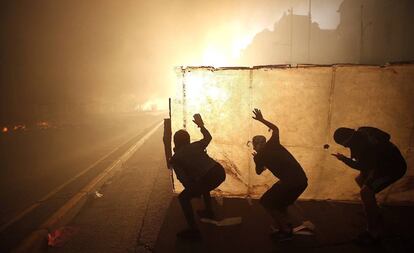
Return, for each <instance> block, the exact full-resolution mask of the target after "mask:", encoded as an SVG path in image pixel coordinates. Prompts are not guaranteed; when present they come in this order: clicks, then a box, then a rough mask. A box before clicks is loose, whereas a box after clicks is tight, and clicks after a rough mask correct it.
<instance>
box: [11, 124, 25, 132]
mask: <svg viewBox="0 0 414 253" xmlns="http://www.w3.org/2000/svg"><path fill="white" fill-rule="evenodd" d="M13 130H14V131H18V130H23V131H25V130H26V125H15V126H14V127H13Z"/></svg>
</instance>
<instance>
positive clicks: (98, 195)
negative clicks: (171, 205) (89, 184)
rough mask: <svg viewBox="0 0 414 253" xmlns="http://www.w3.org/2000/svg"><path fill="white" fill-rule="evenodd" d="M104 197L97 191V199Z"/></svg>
mask: <svg viewBox="0 0 414 253" xmlns="http://www.w3.org/2000/svg"><path fill="white" fill-rule="evenodd" d="M102 197H103V194H102V193H100V192H98V191H95V198H102Z"/></svg>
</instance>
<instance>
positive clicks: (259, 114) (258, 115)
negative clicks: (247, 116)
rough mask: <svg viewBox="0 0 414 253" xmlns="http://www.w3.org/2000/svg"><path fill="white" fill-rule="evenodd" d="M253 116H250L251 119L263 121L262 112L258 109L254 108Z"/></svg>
mask: <svg viewBox="0 0 414 253" xmlns="http://www.w3.org/2000/svg"><path fill="white" fill-rule="evenodd" d="M253 114H254V116H252V118H253V119H255V120H258V121H262V120H263V115H262V112H261V111H260V110H259V109H257V108H254V110H253Z"/></svg>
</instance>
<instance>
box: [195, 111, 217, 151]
mask: <svg viewBox="0 0 414 253" xmlns="http://www.w3.org/2000/svg"><path fill="white" fill-rule="evenodd" d="M193 117H194V120H193V122H194V123H195V124H196V125H197V126H198V127H199V128H200V131H201V133H202V134H203V139H201V140H199V141H198V142H199V143H200V145H201V148H202V149H205V148H207V146H208V144H209V143H210V141H211V140H212V139H213V137H211V134H210V132H209V131H208V130H207V128H206V127H205V126H204V122H203V120H202V119H201V116H200V114H195V115H194V116H193Z"/></svg>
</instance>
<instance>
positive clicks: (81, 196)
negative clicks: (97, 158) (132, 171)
mask: <svg viewBox="0 0 414 253" xmlns="http://www.w3.org/2000/svg"><path fill="white" fill-rule="evenodd" d="M161 125H162V122H160V123H159V124H157V125H156V126H155V127H154V128H153V129H151V130H150V131H149V132H148V133H147V134H145V135H144V136H143V137H142V138H141V139H140V140H139V141H137V142H136V143H135V144H134V145H132V146H131V147H130V148H129V149H128V150H127V151H126V152H125V153H124V154H123V155H122V156H121V157H120V158H119V159H118V160H116V161H114V162H113V163H112V164H111V165H110V166H109V167H107V168H106V169H105V170H104V171H102V172H101V173H100V174H99V175H98V176H96V177H95V178H94V179H92V181H90V182H89V183H88V184H87V185H86V186H85V187H83V188H82V189H81V190H80V191H79V192H78V193H76V194H75V195H74V196H73V197H72V198H71V199H70V200H69V201H67V202H66V203H65V204H64V205H63V206H62V207H61V208H59V209H58V210H57V211H56V212H55V213H54V214H53V215H52V216H51V217H49V219H47V220H46V221H45V222H44V223H43V224H42V225H40V226H39V228H38V229H37V230H35V231H33V232H32V233H31V234H30V235H29V236H27V237H26V238H25V239H24V240H23V241H22V242H21V243H20V245H19V246H17V247H16V248H15V249H13V250H12V251H11V252H13V253H26V252H44V251H45V250H46V249H47V247H48V246H47V236H48V233H49V231H53V230H55V229H58V228H60V227H62V226H64V225H66V224H68V223H69V222H70V221H71V220H72V219H73V217H75V216H76V214H78V212H79V211H80V210H81V208H82V207H83V205H84V204H85V203H86V200H87V199H88V196H89V195H90V194H92V193H94V192H95V191H96V190H97V189H99V188H100V187H101V186H102V185H103V184H104V183H105V182H106V181H107V180H108V179H109V178H111V177H112V176H113V175H114V174H115V172H117V171H120V170H121V169H122V165H123V163H125V162H126V161H127V160H128V159H129V158H130V157H131V156H132V155H133V154H134V153H135V151H137V149H138V148H140V147H141V146H142V145H143V144H144V142H145V141H146V140H148V139H149V138H150V137H151V135H152V134H153V133H154V132H155V131H156V130H157V129H158V128H159V127H160V126H161Z"/></svg>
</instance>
